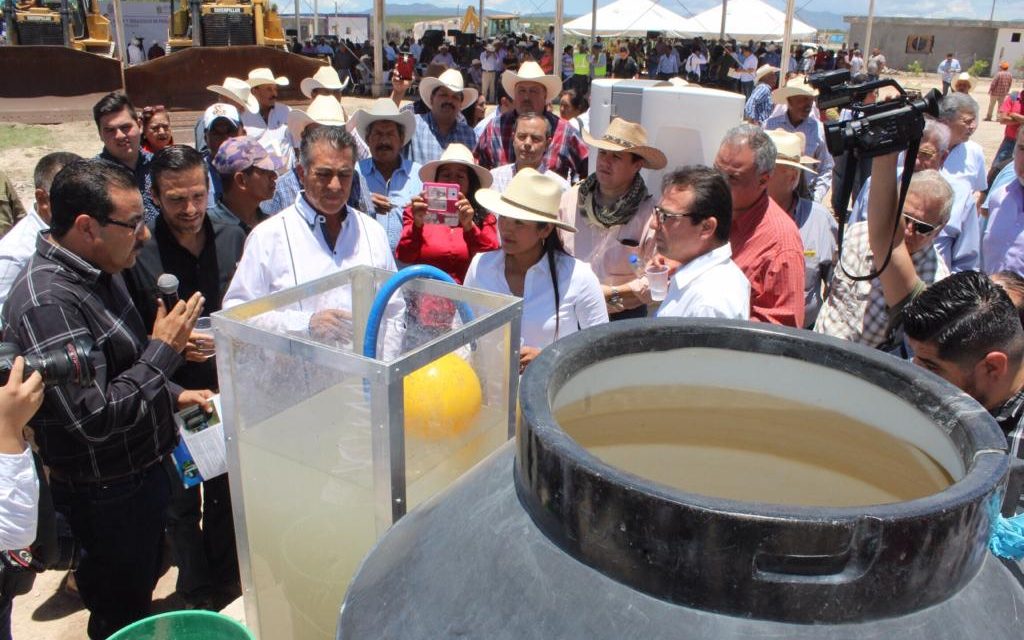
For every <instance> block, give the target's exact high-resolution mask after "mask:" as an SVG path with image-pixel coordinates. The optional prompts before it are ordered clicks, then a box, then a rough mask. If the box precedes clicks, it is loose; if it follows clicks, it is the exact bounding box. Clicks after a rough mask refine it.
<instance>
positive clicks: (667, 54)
mask: <svg viewBox="0 0 1024 640" xmlns="http://www.w3.org/2000/svg"><path fill="white" fill-rule="evenodd" d="M659 51H660V55H659V56H658V67H657V77H658V80H668V79H669V78H674V77H676V76H678V75H679V54H678V53H676V48H675V47H673V46H672V45H670V44H666V43H662V44H660V45H659Z"/></svg>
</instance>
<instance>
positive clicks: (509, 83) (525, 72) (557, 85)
mask: <svg viewBox="0 0 1024 640" xmlns="http://www.w3.org/2000/svg"><path fill="white" fill-rule="evenodd" d="M520 82H539V83H540V84H542V85H544V89H546V90H547V92H548V96H547V99H546V100H545V102H546V101H547V100H554V98H555V96H557V95H558V94H559V93H561V91H562V81H561V80H560V79H559V78H558V76H549V75H546V74H545V73H544V70H543V69H541V68H540V65H539V64H537V63H536V62H534V61H533V60H527V61H526V62H524V63H523V64H521V65H519V73H516V72H514V71H506V72H505V73H503V74H501V86H502V88H503V89H505V93H507V94H508V95H510V96H513V97H514V96H515V95H516V85H517V84H519V83H520Z"/></svg>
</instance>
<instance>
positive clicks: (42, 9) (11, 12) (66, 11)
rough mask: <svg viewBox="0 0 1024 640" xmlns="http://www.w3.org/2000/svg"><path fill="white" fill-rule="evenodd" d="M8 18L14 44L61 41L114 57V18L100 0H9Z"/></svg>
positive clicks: (8, 38)
mask: <svg viewBox="0 0 1024 640" xmlns="http://www.w3.org/2000/svg"><path fill="white" fill-rule="evenodd" d="M4 18H5V21H6V24H7V40H8V43H9V44H12V45H57V46H65V47H71V48H73V49H77V50H78V51H88V52H89V53H96V54H99V55H103V56H107V57H110V56H111V55H112V54H113V51H114V42H113V39H112V38H111V37H110V21H109V20H107V18H106V17H104V16H103V14H101V13H100V10H99V0H89V1H88V6H86V5H85V3H84V1H83V0H32V1H31V2H20V3H17V2H15V0H6V1H5V3H4Z"/></svg>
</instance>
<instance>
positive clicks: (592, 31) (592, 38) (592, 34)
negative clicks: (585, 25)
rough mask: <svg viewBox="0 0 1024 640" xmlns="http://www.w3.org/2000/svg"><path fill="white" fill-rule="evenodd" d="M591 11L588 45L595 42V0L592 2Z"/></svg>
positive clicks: (592, 44)
mask: <svg viewBox="0 0 1024 640" xmlns="http://www.w3.org/2000/svg"><path fill="white" fill-rule="evenodd" d="M592 7H593V11H592V13H591V14H590V46H591V47H593V46H594V43H595V42H597V0H594V1H593V3H592Z"/></svg>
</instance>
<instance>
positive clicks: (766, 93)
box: [743, 82, 775, 126]
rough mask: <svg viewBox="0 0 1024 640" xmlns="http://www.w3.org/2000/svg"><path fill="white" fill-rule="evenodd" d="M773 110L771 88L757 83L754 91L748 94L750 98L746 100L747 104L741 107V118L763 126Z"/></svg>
mask: <svg viewBox="0 0 1024 640" xmlns="http://www.w3.org/2000/svg"><path fill="white" fill-rule="evenodd" d="M774 109H775V105H774V104H772V88H771V87H769V86H768V85H767V84H765V83H763V82H759V83H757V86H756V87H754V90H753V91H751V92H750V97H749V98H747V104H746V105H744V107H743V117H745V118H746V119H747V120H753V121H756V122H757V123H758V124H760V125H761V126H764V123H765V122H766V121H767V120H768V118H770V117H772V110H774Z"/></svg>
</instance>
